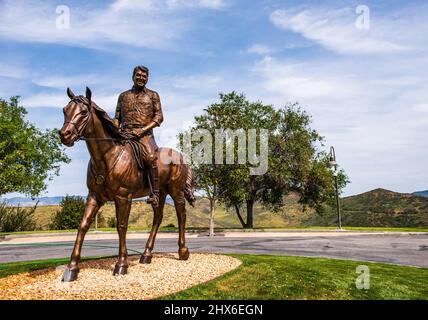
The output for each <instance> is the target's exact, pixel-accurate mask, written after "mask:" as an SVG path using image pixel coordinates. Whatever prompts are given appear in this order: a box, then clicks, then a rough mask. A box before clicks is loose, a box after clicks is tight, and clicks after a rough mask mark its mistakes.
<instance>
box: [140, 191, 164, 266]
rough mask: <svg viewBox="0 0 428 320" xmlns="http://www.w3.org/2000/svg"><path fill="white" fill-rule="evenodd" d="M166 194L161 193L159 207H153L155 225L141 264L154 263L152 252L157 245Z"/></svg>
mask: <svg viewBox="0 0 428 320" xmlns="http://www.w3.org/2000/svg"><path fill="white" fill-rule="evenodd" d="M165 199H166V193H165V192H161V193H160V195H159V206H158V207H152V208H153V224H152V230H151V231H150V236H149V239H148V240H147V243H146V250H145V251H144V253H143V255H142V256H141V258H140V263H144V264H148V263H150V262H152V257H153V255H152V250H153V247H154V245H155V240H156V234H157V233H158V229H159V226H160V224H161V223H162V218H163V208H164V206H165Z"/></svg>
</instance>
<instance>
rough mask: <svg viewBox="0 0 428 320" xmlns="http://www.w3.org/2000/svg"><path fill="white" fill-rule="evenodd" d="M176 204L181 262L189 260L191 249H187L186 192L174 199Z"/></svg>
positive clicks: (179, 193) (180, 193)
mask: <svg viewBox="0 0 428 320" xmlns="http://www.w3.org/2000/svg"><path fill="white" fill-rule="evenodd" d="M172 198H173V199H174V204H175V212H176V214H177V219H178V234H179V236H178V257H179V259H180V260H187V259H189V249H188V248H187V247H186V239H185V232H186V202H185V201H186V200H185V198H184V192H183V191H180V192H178V194H176V195H175V196H173V197H172Z"/></svg>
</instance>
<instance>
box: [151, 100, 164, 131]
mask: <svg viewBox="0 0 428 320" xmlns="http://www.w3.org/2000/svg"><path fill="white" fill-rule="evenodd" d="M152 101H153V113H154V117H153V122H155V123H156V124H157V126H158V127H159V126H160V125H161V123H162V122H163V113H162V106H161V102H160V98H159V94H158V93H157V92H153V96H152Z"/></svg>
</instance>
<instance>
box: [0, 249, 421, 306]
mask: <svg viewBox="0 0 428 320" xmlns="http://www.w3.org/2000/svg"><path fill="white" fill-rule="evenodd" d="M231 256H233V257H236V258H238V259H240V260H241V261H242V262H243V264H242V265H241V266H240V267H239V268H238V269H236V270H234V271H232V272H230V273H227V274H225V275H223V276H221V277H219V278H217V279H214V280H212V281H210V282H207V283H204V284H200V285H197V286H195V287H192V288H190V289H188V290H185V291H182V292H179V293H176V294H173V295H168V296H165V297H163V299H176V300H180V299H213V300H217V299H227V300H229V299H232V300H233V299H243V300H253V299H261V300H278V299H279V300H282V299H316V300H318V299H340V300H353V299H369V300H372V299H400V300H401V299H424V300H427V299H428V282H427V281H426V279H428V269H425V268H416V267H406V266H396V265H388V264H382V263H369V262H360V261H349V260H336V259H320V258H304V257H287V256H267V255H243V254H233V255H231ZM97 258H99V257H90V258H86V259H85V260H88V259H97ZM66 263H68V259H51V260H42V261H30V262H16V263H5V264H0V278H1V277H5V276H8V275H11V274H17V273H20V272H28V271H33V270H38V269H44V268H48V267H54V266H58V265H62V264H66ZM359 265H366V266H368V267H369V270H370V289H368V290H359V289H357V288H356V285H355V281H356V279H357V277H358V276H359V274H358V273H356V268H357V266H359ZM131 272H132V270H131Z"/></svg>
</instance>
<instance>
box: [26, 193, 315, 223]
mask: <svg viewBox="0 0 428 320" xmlns="http://www.w3.org/2000/svg"><path fill="white" fill-rule="evenodd" d="M59 208H60V207H59V206H39V207H38V208H37V209H36V212H35V215H34V216H35V219H36V222H37V224H38V226H39V228H40V229H43V230H46V229H48V226H49V224H50V223H51V221H52V217H53V216H54V214H55V212H56V211H57V210H59ZM313 214H314V212H313V211H311V210H306V211H305V212H303V208H302V207H301V206H300V205H299V204H298V198H297V196H295V195H290V196H288V197H286V198H285V200H284V209H283V210H282V211H281V212H279V213H273V212H270V211H269V210H266V209H263V208H262V207H261V206H260V205H256V206H255V208H254V218H255V219H254V220H255V223H254V225H255V227H256V228H275V227H294V226H300V225H302V224H303V223H304V221H305V220H307V219H308V218H309V217H311V216H312V215H313ZM113 217H115V209H114V204H113V203H107V204H106V205H104V206H103V207H102V208H101V210H100V214H99V216H98V226H99V227H107V226H108V220H109V219H110V218H113ZM152 219H153V213H152V209H151V206H149V205H147V204H146V203H145V202H144V201H134V202H133V204H132V208H131V215H130V218H129V226H130V227H134V228H147V227H150V226H151V224H152ZM244 219H245V216H244ZM215 221H216V227H219V228H241V224H240V223H239V220H238V218H237V216H236V213H235V211H234V210H230V211H227V210H226V209H225V208H224V207H222V206H218V207H217V210H216V215H215ZM171 224H173V225H174V226H177V225H178V224H177V218H176V214H175V209H174V207H173V206H172V205H171V204H166V205H165V209H164V218H163V220H162V225H161V226H167V225H171ZM187 226H188V227H195V228H208V226H209V202H208V200H207V199H198V201H197V202H196V208H192V207H190V206H189V205H188V206H187Z"/></svg>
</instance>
